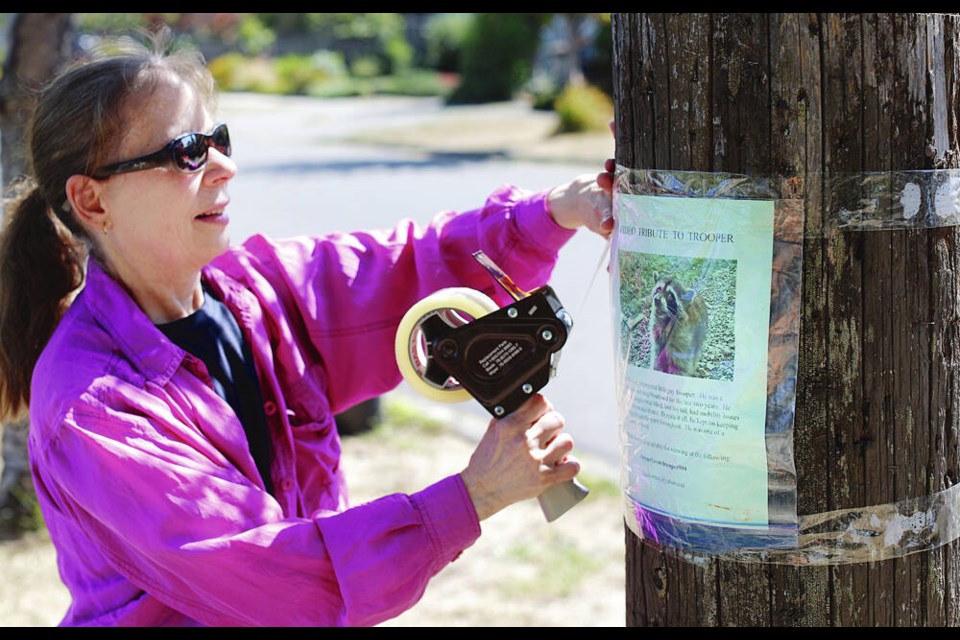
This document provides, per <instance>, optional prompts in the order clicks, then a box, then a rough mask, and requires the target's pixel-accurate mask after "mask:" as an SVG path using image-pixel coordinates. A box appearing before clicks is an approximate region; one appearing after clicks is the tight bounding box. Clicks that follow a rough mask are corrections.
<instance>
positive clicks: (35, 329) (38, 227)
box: [0, 33, 216, 419]
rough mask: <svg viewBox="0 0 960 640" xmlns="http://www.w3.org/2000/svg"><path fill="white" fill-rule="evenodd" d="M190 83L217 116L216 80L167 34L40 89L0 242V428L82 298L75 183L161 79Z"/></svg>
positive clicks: (96, 57) (26, 394) (18, 410)
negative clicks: (71, 187)
mask: <svg viewBox="0 0 960 640" xmlns="http://www.w3.org/2000/svg"><path fill="white" fill-rule="evenodd" d="M169 73H173V74H175V75H177V76H178V77H179V78H181V79H183V80H184V81H185V82H187V83H189V84H190V85H191V86H192V87H193V88H194V89H195V90H196V91H197V94H198V95H199V96H200V97H201V99H203V100H205V101H206V103H207V105H208V107H209V108H210V110H211V111H213V108H214V100H215V96H216V92H215V88H214V82H213V78H212V76H211V75H210V73H209V71H208V70H207V67H206V64H205V62H204V59H203V57H202V56H201V55H200V53H199V52H197V51H196V50H194V49H189V48H182V47H176V46H174V42H173V40H172V39H171V38H170V37H169V34H167V33H160V34H155V35H152V36H145V37H144V38H142V39H140V40H135V39H133V38H130V37H123V38H116V39H112V40H106V41H103V42H102V43H101V45H99V46H98V47H97V48H96V49H95V50H93V51H92V52H91V53H90V55H89V56H88V57H86V58H84V59H82V60H80V61H77V62H74V63H72V64H71V65H70V66H69V67H67V68H66V69H65V70H64V71H63V72H62V73H61V74H59V75H58V76H57V77H56V78H55V79H53V80H52V81H51V82H50V83H49V84H47V85H46V86H45V87H44V88H43V89H41V90H40V91H39V93H38V95H37V97H36V103H35V107H34V111H33V114H32V116H31V119H30V124H29V129H28V132H27V135H26V139H27V140H28V145H29V146H28V149H27V160H28V163H29V164H28V167H29V168H28V174H29V175H28V176H25V177H22V178H19V179H18V180H17V181H16V182H15V183H14V184H13V185H12V186H11V188H10V191H9V194H10V196H9V198H8V199H7V200H6V201H5V202H4V215H5V221H4V229H3V231H2V235H0V418H5V419H13V418H16V417H19V416H21V415H22V414H23V412H24V411H25V410H26V409H27V408H28V406H29V402H30V380H31V377H32V376H33V369H34V366H35V365H36V363H37V359H38V358H39V357H40V353H41V352H42V350H43V348H44V346H46V344H47V342H48V341H49V340H50V336H51V335H52V334H53V331H54V329H55V328H56V326H57V323H58V322H59V321H60V318H61V317H62V316H63V314H64V312H65V311H66V310H67V308H68V307H69V305H70V303H71V302H72V300H73V298H74V296H75V295H76V294H77V293H78V292H79V290H80V288H81V286H82V285H83V282H84V276H85V273H86V260H87V258H88V256H89V255H90V253H91V252H93V253H94V254H96V246H95V243H94V242H93V241H92V239H91V238H90V237H88V235H87V233H86V232H85V231H84V228H83V227H82V226H81V225H80V223H79V221H78V220H77V218H76V217H75V215H74V214H73V212H72V211H71V209H70V205H69V202H68V200H67V196H66V183H67V179H68V178H70V176H73V175H77V174H82V175H90V174H91V173H92V172H93V171H94V170H95V169H96V168H97V167H99V166H100V165H102V164H103V163H104V162H105V161H106V160H107V159H108V158H109V157H110V155H111V154H112V153H114V152H115V151H116V149H117V148H118V142H117V141H118V140H120V138H121V135H120V134H121V132H122V131H123V129H124V127H125V124H126V123H125V121H124V115H125V113H126V112H127V110H126V109H125V107H126V106H127V105H129V104H131V100H132V99H135V98H136V99H143V98H145V97H147V98H148V97H149V96H150V94H151V93H152V92H153V91H154V90H155V89H156V87H157V84H158V81H159V80H160V79H161V78H162V77H164V75H165V74H169Z"/></svg>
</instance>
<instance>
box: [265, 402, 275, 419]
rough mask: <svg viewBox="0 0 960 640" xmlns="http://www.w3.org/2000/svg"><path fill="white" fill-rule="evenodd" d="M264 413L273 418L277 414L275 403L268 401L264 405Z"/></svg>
mask: <svg viewBox="0 0 960 640" xmlns="http://www.w3.org/2000/svg"><path fill="white" fill-rule="evenodd" d="M263 412H264V413H266V414H267V415H268V416H272V415H273V414H275V413H276V412H277V405H276V403H274V402H271V401H269V400H267V401H266V402H264V403H263Z"/></svg>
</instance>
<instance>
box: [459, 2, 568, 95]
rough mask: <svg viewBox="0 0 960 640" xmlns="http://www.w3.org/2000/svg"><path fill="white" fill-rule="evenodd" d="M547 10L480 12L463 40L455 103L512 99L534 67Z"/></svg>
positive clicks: (475, 16) (528, 77) (475, 15)
mask: <svg viewBox="0 0 960 640" xmlns="http://www.w3.org/2000/svg"><path fill="white" fill-rule="evenodd" d="M549 15H550V14H545V13H476V14H474V19H473V24H472V25H471V28H470V30H469V32H468V34H467V37H466V39H465V41H464V44H463V52H462V58H461V82H460V86H459V87H457V89H456V91H454V92H453V94H452V95H451V96H450V102H454V103H481V102H497V101H503V100H511V99H512V98H513V97H514V94H515V93H516V92H517V91H518V90H519V89H520V87H522V86H523V84H524V83H525V82H527V80H529V79H530V75H531V73H532V70H533V58H534V55H535V54H536V51H537V46H538V44H539V42H540V28H541V27H542V26H543V23H544V21H545V17H547V16H549Z"/></svg>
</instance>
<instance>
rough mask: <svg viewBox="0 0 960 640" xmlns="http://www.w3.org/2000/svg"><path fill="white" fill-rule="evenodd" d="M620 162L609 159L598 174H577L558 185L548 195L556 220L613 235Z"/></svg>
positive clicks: (607, 235) (601, 233)
mask: <svg viewBox="0 0 960 640" xmlns="http://www.w3.org/2000/svg"><path fill="white" fill-rule="evenodd" d="M615 169H616V164H615V163H614V161H613V160H607V161H606V163H605V164H604V167H603V171H601V172H600V173H599V174H597V175H591V174H585V175H582V176H577V177H576V178H574V179H573V180H571V181H570V182H568V183H566V184H561V185H558V186H556V187H554V188H553V189H552V190H551V191H550V194H549V195H548V196H547V204H548V206H549V208H550V214H551V215H552V216H553V220H554V221H555V222H556V223H557V224H558V225H560V226H561V227H563V228H564V229H579V228H580V227H586V228H587V229H590V230H591V231H593V232H594V233H596V234H599V235H601V236H603V237H604V238H609V237H610V234H611V233H612V232H613V226H614V222H613V210H612V194H613V174H614V171H615Z"/></svg>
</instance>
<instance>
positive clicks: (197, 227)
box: [94, 74, 237, 288]
mask: <svg viewBox="0 0 960 640" xmlns="http://www.w3.org/2000/svg"><path fill="white" fill-rule="evenodd" d="M124 115H125V117H126V123H127V127H126V130H125V133H124V135H123V138H122V139H121V140H120V141H119V146H118V149H117V151H116V152H115V154H114V155H113V156H112V158H111V159H110V161H111V162H116V161H121V160H127V159H131V158H136V157H139V156H143V155H146V154H148V153H153V152H154V151H157V150H158V149H161V148H163V147H164V146H165V145H166V144H167V143H168V142H169V141H170V140H172V139H173V138H175V137H177V136H179V135H182V134H184V133H190V132H201V133H210V132H211V130H212V129H213V127H214V126H215V124H216V123H215V122H214V121H213V120H212V116H211V115H210V114H209V113H208V112H207V109H206V107H205V106H204V104H203V102H202V100H201V99H200V97H199V96H198V95H197V94H196V92H195V91H194V90H193V89H192V87H190V86H189V85H188V84H186V83H184V82H183V81H182V80H180V79H178V78H176V77H175V76H173V75H172V74H167V75H165V76H164V79H163V80H161V81H160V83H159V85H158V87H157V88H156V90H155V91H154V92H153V93H152V94H151V95H150V96H149V97H148V98H146V99H139V100H138V99H134V100H133V101H132V103H131V104H130V105H129V109H128V110H127V111H126V112H125V114H124ZM207 154H208V155H207V163H206V165H204V167H203V168H202V169H200V170H199V171H197V172H195V173H181V172H179V171H177V169H176V168H174V167H173V166H172V165H167V166H163V167H157V168H152V169H147V170H144V171H136V172H132V173H126V174H119V175H114V176H111V177H110V178H108V179H106V180H103V181H102V183H101V184H102V191H101V204H102V206H103V211H104V218H103V222H104V227H105V230H103V229H99V230H94V232H97V231H102V232H103V235H99V234H98V235H97V238H98V240H99V243H100V245H101V247H102V248H103V251H104V254H105V257H106V259H107V262H108V266H109V267H110V269H111V270H112V271H114V272H115V273H116V275H118V276H119V277H120V278H121V280H123V281H124V282H125V283H126V284H127V285H128V286H131V287H134V288H136V287H137V286H141V285H142V284H143V283H147V285H148V286H151V287H153V286H161V287H162V286H163V283H164V282H167V281H169V283H170V284H172V285H174V286H176V285H177V284H179V283H182V282H184V280H185V279H186V278H195V277H196V276H197V274H198V272H199V270H200V269H201V268H202V267H203V266H204V265H206V264H207V263H208V262H210V260H212V259H213V258H215V257H216V256H217V255H219V254H220V253H222V252H223V251H224V250H225V249H226V248H227V246H228V243H229V235H228V232H227V226H228V222H229V218H228V217H227V213H226V208H227V204H228V203H229V201H230V198H229V196H228V195H227V184H228V183H229V182H230V180H231V179H232V178H233V176H234V175H236V171H237V167H236V165H235V164H234V162H233V161H232V160H231V159H230V158H229V157H227V156H225V155H223V154H222V153H220V152H219V151H217V150H216V149H214V148H213V147H211V148H210V149H209V150H208V152H207Z"/></svg>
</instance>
